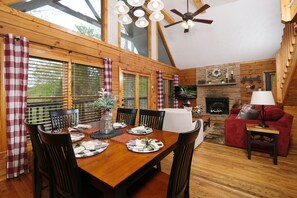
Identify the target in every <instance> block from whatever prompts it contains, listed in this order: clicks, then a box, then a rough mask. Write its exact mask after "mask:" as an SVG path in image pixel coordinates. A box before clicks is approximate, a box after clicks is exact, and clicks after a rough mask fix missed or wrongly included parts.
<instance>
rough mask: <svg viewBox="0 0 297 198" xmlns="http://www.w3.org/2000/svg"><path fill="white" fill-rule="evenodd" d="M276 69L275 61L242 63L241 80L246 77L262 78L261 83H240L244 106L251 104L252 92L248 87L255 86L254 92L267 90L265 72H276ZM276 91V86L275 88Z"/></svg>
mask: <svg viewBox="0 0 297 198" xmlns="http://www.w3.org/2000/svg"><path fill="white" fill-rule="evenodd" d="M275 67H276V65H275V59H268V60H259V61H254V62H245V63H240V79H242V78H244V77H245V76H246V77H247V78H250V77H256V76H257V75H259V76H260V77H261V81H260V82H246V83H240V95H241V102H242V104H246V103H250V101H251V96H252V90H249V89H246V86H247V85H255V89H254V90H257V88H259V87H260V88H262V90H265V89H264V86H265V82H264V79H265V78H264V75H265V74H264V72H271V71H276V68H275ZM274 89H276V86H275V87H274ZM275 99H276V98H275ZM275 101H276V100H275Z"/></svg>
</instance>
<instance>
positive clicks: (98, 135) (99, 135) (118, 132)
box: [91, 129, 123, 139]
mask: <svg viewBox="0 0 297 198" xmlns="http://www.w3.org/2000/svg"><path fill="white" fill-rule="evenodd" d="M122 133H123V132H122V131H121V130H118V129H114V130H112V132H111V133H109V134H104V133H100V131H97V132H94V133H92V134H91V138H96V139H108V138H112V137H115V136H118V135H121V134H122Z"/></svg>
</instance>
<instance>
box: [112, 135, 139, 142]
mask: <svg viewBox="0 0 297 198" xmlns="http://www.w3.org/2000/svg"><path fill="white" fill-rule="evenodd" d="M137 138H139V136H137V135H131V134H128V133H124V134H122V135H119V136H116V137H113V138H111V139H112V140H114V141H117V142H120V143H127V142H129V141H130V140H134V139H137Z"/></svg>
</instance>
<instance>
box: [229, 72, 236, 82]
mask: <svg viewBox="0 0 297 198" xmlns="http://www.w3.org/2000/svg"><path fill="white" fill-rule="evenodd" d="M230 74H231V78H230V79H229V83H235V79H234V78H233V70H231V72H230Z"/></svg>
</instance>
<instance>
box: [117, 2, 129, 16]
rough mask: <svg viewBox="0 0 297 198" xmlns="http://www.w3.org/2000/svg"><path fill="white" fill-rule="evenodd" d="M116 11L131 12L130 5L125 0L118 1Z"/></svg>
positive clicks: (118, 12)
mask: <svg viewBox="0 0 297 198" xmlns="http://www.w3.org/2000/svg"><path fill="white" fill-rule="evenodd" d="M114 12H115V13H117V14H127V13H128V12H129V7H128V6H127V5H126V4H125V2H124V1H118V2H117V3H116V5H115V6H114Z"/></svg>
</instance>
